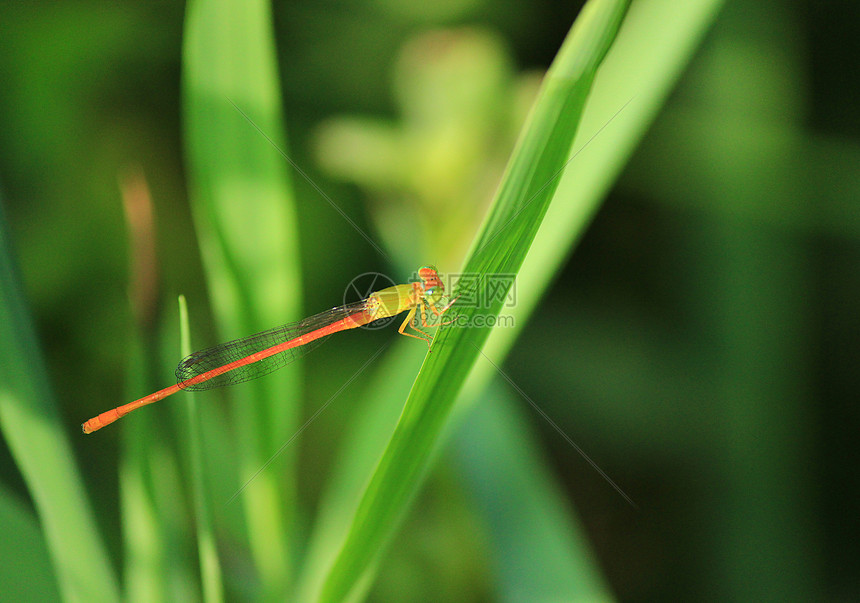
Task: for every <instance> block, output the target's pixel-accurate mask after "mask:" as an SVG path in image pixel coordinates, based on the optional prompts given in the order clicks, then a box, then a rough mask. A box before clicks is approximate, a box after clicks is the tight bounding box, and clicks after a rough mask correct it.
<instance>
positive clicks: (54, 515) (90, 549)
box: [0, 207, 119, 602]
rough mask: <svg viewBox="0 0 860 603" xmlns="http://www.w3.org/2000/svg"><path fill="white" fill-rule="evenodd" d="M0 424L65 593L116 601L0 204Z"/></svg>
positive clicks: (111, 576)
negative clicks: (27, 490)
mask: <svg viewBox="0 0 860 603" xmlns="http://www.w3.org/2000/svg"><path fill="white" fill-rule="evenodd" d="M0 344H2V345H0V429H2V431H3V436H4V438H5V439H6V442H7V443H8V445H9V450H10V451H11V452H12V456H13V457H14V458H15V461H16V463H17V464H18V468H19V469H20V471H21V474H22V476H23V477H24V480H25V481H26V483H27V487H28V488H29V490H30V494H31V496H32V498H33V502H34V503H35V505H36V511H37V513H38V515H39V520H40V522H41V524H42V530H43V532H44V537H45V540H46V541H47V544H48V550H49V552H50V554H51V560H52V561H53V564H54V570H55V572H56V575H57V581H58V584H59V588H60V591H61V593H62V595H63V598H64V599H65V600H67V601H81V602H83V601H116V600H117V599H118V598H119V589H118V587H117V582H116V577H115V575H114V570H113V568H112V567H111V564H110V562H109V560H108V555H107V553H106V551H105V549H104V546H103V544H102V542H101V540H100V539H99V537H98V533H99V530H98V527H97V523H96V521H95V518H94V516H93V512H92V509H91V507H90V504H89V501H88V500H87V497H86V495H85V494H84V490H83V486H82V480H81V476H80V474H79V472H78V468H77V466H75V463H74V461H73V458H74V455H73V453H72V448H71V446H70V445H69V441H68V439H67V438H68V433H69V431H70V430H71V431H72V432H73V433H76V434H77V433H79V432H78V429H77V426H74V428H73V426H70V425H63V424H62V423H61V420H60V416H59V413H58V412H57V408H56V405H55V404H54V400H53V396H52V394H51V391H50V387H49V386H48V379H47V376H46V374H45V368H44V366H43V364H42V359H41V356H40V353H39V348H38V344H37V342H36V336H35V333H34V331H33V326H32V324H31V320H30V316H29V314H28V312H27V310H26V304H25V301H24V296H23V294H22V293H21V287H20V281H19V278H18V276H17V272H16V268H15V265H14V263H13V260H12V246H11V243H10V241H9V235H8V230H7V228H6V219H5V215H4V214H3V212H2V207H0Z"/></svg>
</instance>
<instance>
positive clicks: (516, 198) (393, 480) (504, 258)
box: [320, 1, 628, 601]
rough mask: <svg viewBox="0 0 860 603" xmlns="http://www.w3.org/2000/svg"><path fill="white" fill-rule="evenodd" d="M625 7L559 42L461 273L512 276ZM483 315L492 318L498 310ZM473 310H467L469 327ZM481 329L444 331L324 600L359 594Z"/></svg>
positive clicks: (595, 5) (596, 12)
mask: <svg viewBox="0 0 860 603" xmlns="http://www.w3.org/2000/svg"><path fill="white" fill-rule="evenodd" d="M627 4H628V3H627V2H612V1H603V2H602V1H596V2H595V1H592V2H589V3H588V4H587V5H586V6H585V8H584V9H583V11H582V14H581V15H580V17H579V19H577V22H576V24H575V25H574V27H573V28H572V30H571V33H570V35H569V36H568V38H567V39H566V40H565V42H564V44H563V46H562V49H561V50H560V51H559V55H558V56H557V58H556V60H555V61H554V63H553V65H552V67H551V68H550V71H549V72H548V74H547V77H546V79H545V82H544V86H543V87H542V91H541V94H540V96H539V98H538V101H537V103H536V105H535V107H534V109H533V111H532V114H531V115H530V118H529V121H528V122H527V124H526V127H525V130H524V133H523V135H522V137H521V138H520V141H519V143H518V145H517V148H516V149H515V151H514V155H513V157H512V159H511V162H510V164H509V166H508V169H507V171H506V174H505V177H504V179H503V181H502V184H501V187H500V190H499V192H498V194H497V196H496V200H495V202H494V205H493V207H492V209H491V212H490V214H489V217H488V219H487V221H486V223H485V226H484V229H483V231H482V233H481V235H480V236H479V237H478V239H477V241H476V244H475V245H474V247H473V252H472V254H471V257H470V259H469V260H468V261H467V263H466V267H465V269H464V272H465V273H467V274H470V273H471V274H477V275H488V274H494V273H504V274H513V273H516V271H517V270H518V269H519V266H520V264H521V263H522V261H523V260H524V258H525V256H526V253H527V252H528V249H529V247H530V245H531V242H532V240H533V238H534V236H535V234H536V232H537V229H538V227H539V225H540V222H541V219H542V218H543V215H544V214H545V212H546V209H547V207H548V205H549V202H550V200H551V199H552V196H553V192H554V190H555V188H556V186H557V183H558V179H557V178H556V176H557V175H558V174H559V173H560V171H561V170H562V169H563V167H564V165H565V161H566V159H567V157H568V152H569V149H570V146H571V143H572V141H573V138H574V134H575V132H576V128H577V124H578V122H579V118H580V116H581V113H582V108H583V105H584V103H585V99H586V97H587V95H588V91H589V90H590V87H591V84H592V81H593V79H594V74H595V72H596V70H597V67H598V65H599V64H600V62H601V60H602V59H603V57H604V56H605V54H606V52H607V50H608V49H609V47H610V45H611V43H612V40H613V39H614V37H615V34H616V33H617V31H618V27H619V25H620V23H621V20H622V18H623V16H624V13H625V11H626V9H627ZM503 301H504V300H502V299H500V300H498V301H495V302H493V304H492V305H491V307H490V308H489V310H487V311H486V313H487V314H490V315H494V314H498V312H499V310H500V309H501V305H502V302H503ZM477 310H478V309H477V308H468V307H467V308H465V309H464V310H463V311H462V312H461V315H462V316H463V317H464V319H466V320H468V319H469V318H471V317H474V316H475V315H476V314H477ZM487 336H488V331H487V330H486V329H483V328H471V327H466V328H448V329H442V330H441V331H440V333H439V334H438V336H437V340H438V343H437V344H436V345H435V346H434V348H435V351H434V353H431V354H430V355H429V356H428V357H427V360H426V361H425V363H424V366H423V367H422V370H421V372H420V373H419V375H418V378H417V380H416V382H415V384H414V386H413V388H412V392H411V394H410V396H409V399H408V400H407V402H406V405H405V407H404V410H403V414H402V416H401V419H400V422H399V423H398V426H397V428H396V430H395V432H394V435H393V436H392V438H391V441H390V442H389V445H388V448H387V449H386V451H385V453H384V454H383V456H382V458H381V460H380V462H379V465H378V466H377V469H376V471H375V473H374V475H373V477H372V478H371V481H370V483H369V485H368V486H367V488H366V490H365V492H364V495H363V498H362V501H361V503H360V505H359V508H358V510H357V512H356V515H355V518H354V521H353V524H352V527H351V529H350V532H349V534H348V535H347V538H346V541H345V542H344V544H343V547H342V549H341V552H340V554H339V556H338V558H337V559H336V561H335V563H334V566H333V567H332V569H331V571H330V572H329V574H328V577H327V580H326V583H325V585H324V586H323V591H322V594H321V597H320V598H321V600H323V601H342V600H344V599H346V598H347V597H349V596H350V595H351V594H352V593H353V592H355V591H354V589H355V588H356V585H358V584H360V583H361V581H362V579H363V577H364V574H365V571H366V570H367V569H368V568H369V567H370V566H371V564H372V563H373V561H374V560H375V559H376V558H377V555H378V552H379V550H380V548H381V547H382V546H383V545H384V543H385V542H386V540H387V539H388V537H389V536H390V534H391V532H392V530H393V529H394V527H395V525H396V523H397V521H398V520H399V518H400V516H401V514H402V511H403V509H404V508H405V506H406V504H407V503H408V501H409V499H410V497H411V496H412V495H413V494H414V492H415V490H416V488H417V487H418V484H419V481H420V478H421V475H422V473H423V471H424V469H425V467H426V464H427V460H428V458H429V456H430V453H431V451H432V448H433V446H434V444H435V442H436V441H437V439H438V437H439V434H440V432H441V430H442V428H443V427H444V425H445V421H446V419H447V416H448V414H449V411H450V410H451V407H452V406H453V403H454V401H455V398H456V396H457V393H458V392H459V390H460V388H461V386H462V384H463V382H464V381H465V379H466V377H467V376H468V373H469V371H470V369H471V367H472V365H473V364H474V362H475V360H476V359H477V356H478V354H479V353H480V350H481V348H482V346H483V344H484V342H485V341H486V339H487Z"/></svg>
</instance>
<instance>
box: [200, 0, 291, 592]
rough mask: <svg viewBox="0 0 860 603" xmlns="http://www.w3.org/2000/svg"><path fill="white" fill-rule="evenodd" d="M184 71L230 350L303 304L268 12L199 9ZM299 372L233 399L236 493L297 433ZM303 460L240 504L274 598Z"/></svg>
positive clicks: (205, 242)
mask: <svg viewBox="0 0 860 603" xmlns="http://www.w3.org/2000/svg"><path fill="white" fill-rule="evenodd" d="M183 60H184V65H183V68H184V71H183V78H184V79H183V86H184V90H183V93H184V107H185V122H186V145H187V158H188V170H189V177H190V181H191V197H192V209H193V215H194V220H195V225H196V229H197V234H198V236H199V238H200V244H201V248H202V251H203V265H204V267H205V269H206V274H207V280H208V282H209V284H210V291H211V295H212V302H213V307H214V312H215V316H216V318H217V322H218V325H219V327H220V328H219V332H220V334H221V337H223V338H224V339H230V338H234V337H238V336H242V335H248V334H250V333H254V332H256V331H261V330H263V329H265V328H269V327H271V326H272V325H275V324H281V323H284V322H287V321H288V320H289V319H290V318H296V317H297V309H298V306H299V300H300V299H301V288H300V287H299V283H300V279H299V271H298V259H297V233H296V223H295V216H294V211H293V204H292V195H291V186H290V178H289V172H288V170H289V166H288V165H287V163H286V162H285V161H284V159H283V158H282V157H281V156H280V154H279V153H278V151H277V150H275V149H274V148H272V143H274V144H275V145H277V146H278V147H279V148H280V149H282V150H285V149H286V146H285V144H284V136H283V133H284V128H283V123H282V120H281V99H280V86H279V82H278V75H277V66H276V62H275V45H274V38H273V32H272V23H271V14H270V7H269V3H268V2H266V1H264V0H254V1H251V2H247V1H239V0H222V1H215V0H196V1H193V2H189V4H188V6H187V13H186V25H185V40H184V48H183ZM233 103H235V106H234V104H233ZM237 108H238V109H237ZM267 138H268V139H270V140H271V141H272V143H270V142H269V140H267ZM291 313H292V314H291ZM298 370H299V369H298V367H297V366H289V367H287V368H285V369H284V370H283V371H282V373H281V374H280V375H279V378H278V379H264V380H260V381H258V382H253V383H250V384H248V385H247V386H244V387H242V388H236V389H235V390H232V391H230V392H229V394H230V395H231V400H232V401H233V402H234V403H235V408H236V409H237V411H236V416H235V425H236V429H237V442H236V447H237V449H238V451H239V463H240V476H239V479H238V482H237V485H236V489H237V490H238V489H239V487H240V486H242V485H243V484H245V483H246V482H248V481H249V480H251V478H252V476H253V475H254V474H255V473H256V472H257V470H258V469H259V468H260V467H261V466H262V465H263V464H264V463H265V462H266V460H267V457H268V455H269V454H270V453H271V451H273V450H277V448H278V447H279V446H280V445H281V444H282V443H283V441H284V440H285V439H286V438H288V437H289V435H290V433H292V431H293V428H294V425H295V416H296V413H297V404H296V401H297V400H301V396H300V393H299V392H298V384H299V383H300V381H301V379H299V378H298V372H297V371H298ZM293 460H294V451H293V450H292V449H291V450H287V451H286V452H285V453H284V454H283V455H280V456H279V457H278V460H277V462H276V463H275V465H273V466H272V467H271V469H270V470H268V471H264V472H262V473H260V474H259V475H258V476H257V477H256V478H254V479H253V480H251V481H250V484H249V485H248V486H247V487H245V488H244V489H243V491H242V497H241V502H242V504H244V508H245V519H246V523H247V532H248V533H247V536H248V541H249V543H250V547H251V552H252V556H253V560H254V564H255V566H256V569H257V572H258V575H259V577H260V580H261V582H262V589H263V592H264V593H266V594H267V595H268V596H272V597H277V596H279V595H281V596H282V593H283V592H285V589H286V588H287V587H288V584H289V582H290V580H291V578H290V574H291V567H292V566H293V561H292V559H291V554H290V551H291V549H292V545H291V544H290V543H289V542H288V537H287V534H288V533H289V532H290V531H291V525H292V523H293V521H294V518H293V513H294V504H292V502H291V501H292V500H293V498H294V492H293V488H294V484H295V482H296V480H295V479H294V467H293V466H292V461H293ZM278 478H280V479H278Z"/></svg>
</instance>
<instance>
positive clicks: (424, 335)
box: [397, 306, 433, 347]
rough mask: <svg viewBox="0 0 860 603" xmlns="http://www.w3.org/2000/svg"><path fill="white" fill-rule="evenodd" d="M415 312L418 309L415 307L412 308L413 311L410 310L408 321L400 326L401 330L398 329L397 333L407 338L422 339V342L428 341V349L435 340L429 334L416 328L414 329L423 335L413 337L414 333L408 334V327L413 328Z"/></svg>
mask: <svg viewBox="0 0 860 603" xmlns="http://www.w3.org/2000/svg"><path fill="white" fill-rule="evenodd" d="M415 310H416V308H415V307H414V306H413V307H412V309H411V310H409V313H408V314H407V315H406V320H404V321H403V324H401V325H400V328H399V329H397V332H398V333H400V334H401V335H406V336H407V337H414V338H415V339H420V340H422V341H426V342H427V347H430V342H431V341H433V339H432V338H431V337H430V334H429V333H425V332H424V331H422V330H421V329H419V328H417V327H414V326H413V327H412V328H413V329H415V330H416V331H418V332H419V333H421V335H413V334H412V333H407V332H406V327H408V326H411V325H412V319H413V318H415Z"/></svg>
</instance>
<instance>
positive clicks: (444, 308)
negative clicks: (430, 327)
mask: <svg viewBox="0 0 860 603" xmlns="http://www.w3.org/2000/svg"><path fill="white" fill-rule="evenodd" d="M458 299H460V296H459V295H458V296H457V297H455V298H454V299H452V300H451V301H449V302H448V303H447V304H445V305H444V306H442V307H441V308H437V307H436V306H434V305H432V304H428V305H429V306H430V310H432V311H433V314H435V315H436V316H442V315H443V314H444V313H445V312H447V311H448V310H449V309H450V308H451V306H453V305H454V302H456V301H457V300H458ZM421 315H422V317H423V316H424V308H421ZM455 322H457V321H456V320H449V321H446V322H440V323H439V324H438V325H437V326H439V327H444V326H445V325H450V324H454V323H455ZM424 326H425V327H426V326H427V325H426V324H425V325H424Z"/></svg>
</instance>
